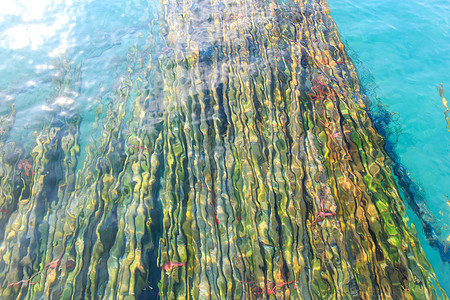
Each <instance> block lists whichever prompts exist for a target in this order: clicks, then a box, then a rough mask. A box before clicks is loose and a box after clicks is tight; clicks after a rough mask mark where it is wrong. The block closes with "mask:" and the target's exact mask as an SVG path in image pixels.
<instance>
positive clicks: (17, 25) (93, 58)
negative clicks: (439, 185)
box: [0, 1, 448, 286]
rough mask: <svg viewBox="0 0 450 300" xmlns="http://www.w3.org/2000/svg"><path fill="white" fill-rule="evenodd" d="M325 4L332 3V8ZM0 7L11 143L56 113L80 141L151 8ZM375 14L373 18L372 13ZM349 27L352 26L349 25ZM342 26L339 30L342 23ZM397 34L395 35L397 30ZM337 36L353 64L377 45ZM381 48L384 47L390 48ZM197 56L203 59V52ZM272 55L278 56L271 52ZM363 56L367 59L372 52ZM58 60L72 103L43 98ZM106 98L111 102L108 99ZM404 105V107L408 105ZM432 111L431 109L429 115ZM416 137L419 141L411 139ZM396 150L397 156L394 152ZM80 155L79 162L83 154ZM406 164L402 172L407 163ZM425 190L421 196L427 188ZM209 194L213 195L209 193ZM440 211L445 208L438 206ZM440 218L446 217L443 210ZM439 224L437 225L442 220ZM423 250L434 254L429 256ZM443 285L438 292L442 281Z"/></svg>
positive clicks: (438, 118)
mask: <svg viewBox="0 0 450 300" xmlns="http://www.w3.org/2000/svg"><path fill="white" fill-rule="evenodd" d="M330 4H331V5H332V3H330ZM2 5H6V6H5V7H2V8H1V10H0V11H2V12H3V15H2V16H1V17H0V18H1V19H0V20H1V31H2V36H1V40H0V46H1V47H0V55H1V57H7V58H8V59H4V60H2V61H1V66H0V74H1V76H0V89H1V97H2V98H0V101H1V109H4V108H5V107H8V104H9V103H11V100H12V99H15V103H16V106H17V111H18V114H17V120H16V122H15V127H14V128H13V131H12V133H11V138H13V139H19V140H20V138H21V137H22V136H30V135H34V134H36V133H37V131H38V129H39V127H38V126H39V124H40V122H41V121H43V120H48V119H50V118H51V115H52V114H53V113H54V112H55V111H57V112H59V113H60V114H62V115H70V114H72V113H73V112H74V111H77V112H79V113H81V114H82V116H83V123H82V124H84V125H82V126H85V127H86V128H82V129H81V133H82V134H81V135H80V138H81V139H83V138H85V137H88V136H89V134H87V133H89V132H90V130H91V128H90V126H91V124H90V120H92V121H93V120H94V117H95V113H94V111H93V110H94V109H95V108H96V107H97V104H98V102H97V100H98V99H99V98H100V97H101V98H102V99H103V100H107V101H108V99H109V101H112V100H111V99H112V94H113V93H112V91H113V90H114V89H115V88H117V84H118V82H119V81H120V80H121V76H122V74H124V73H126V71H127V70H126V68H127V55H128V54H129V53H130V52H133V46H134V45H135V44H136V45H138V46H140V47H141V48H142V47H143V45H145V44H146V42H147V38H148V32H149V28H151V24H152V20H154V18H155V10H156V8H155V7H154V6H152V5H151V4H149V3H147V2H145V1H135V2H127V4H126V5H124V4H123V2H122V1H116V2H108V5H107V6H105V3H104V2H103V1H90V2H83V3H76V2H71V1H65V2H58V1H54V2H50V1H41V2H39V1H33V5H30V3H27V2H22V3H21V2H16V3H15V4H12V5H11V4H2ZM386 5H387V4H386ZM343 7H345V6H343ZM353 9H354V8H353V7H352V6H350V7H348V10H345V9H344V10H341V11H340V12H341V13H342V15H343V16H345V17H348V16H351V15H352V13H353ZM334 11H335V8H334V7H333V5H332V14H333V16H334V13H335V12H334ZM374 11H376V10H374ZM336 13H339V9H336ZM368 14H369V15H371V16H375V15H373V11H372V10H370V12H368ZM380 14H381V12H380ZM356 16H357V17H358V18H359V16H360V14H356ZM376 16H378V15H377V14H376ZM235 18H242V16H241V15H238V16H236V17H235ZM336 18H337V21H338V25H339V26H340V23H339V18H338V17H336ZM233 19H234V17H230V20H233ZM347 20H348V19H347ZM348 22H349V23H350V24H354V23H353V21H348ZM447 24H448V22H447ZM409 25H411V24H409ZM343 27H344V30H345V25H344V26H343ZM367 27H368V28H369V31H370V30H373V26H372V25H368V26H367ZM386 27H387V28H386ZM362 28H364V27H362ZM375 28H377V31H376V32H377V34H379V39H380V41H378V42H377V43H381V40H384V41H385V40H387V39H388V37H389V35H387V34H386V32H389V30H390V29H392V26H391V25H386V24H385V23H383V21H381V23H380V24H379V27H376V26H375ZM447 28H448V27H447ZM359 30H361V28H358V29H354V28H353V29H350V33H355V32H356V33H357V32H360V31H359ZM378 30H379V31H378ZM396 30H398V28H397V29H396ZM363 32H364V31H363ZM447 33H448V31H447ZM372 34H373V32H372ZM344 37H346V38H347V39H348V40H349V43H350V45H351V46H352V47H353V48H354V49H355V51H356V53H357V54H358V55H360V58H361V59H362V60H363V61H364V59H363V56H362V55H364V54H365V53H366V52H365V51H366V50H367V48H373V45H376V44H377V43H375V42H373V41H374V40H377V39H375V38H373V39H368V40H366V41H365V43H363V44H364V46H365V47H367V48H366V49H357V47H355V46H353V44H352V43H351V39H350V37H351V36H350V37H347V35H346V34H345V32H344ZM357 40H359V41H360V39H359V38H357ZM387 43H388V44H389V45H391V43H390V42H387ZM404 47H405V45H400V44H399V45H398V49H396V50H397V52H398V56H397V59H398V60H400V58H401V56H402V53H403V50H404ZM202 50H203V51H204V52H205V53H206V52H207V50H209V49H202ZM360 50H361V53H360ZM157 51H158V50H155V52H157ZM164 51H166V52H167V53H170V52H171V50H170V49H166V50H162V52H164ZM443 52H444V51H443ZM64 53H65V54H64ZM280 53H281V51H280ZM394 53H395V52H394ZM206 54H207V53H206ZM413 54H414V51H413V48H411V49H410V50H409V55H411V56H412V55H413ZM276 55H278V56H280V54H278V52H277V53H276ZM368 55H369V56H371V54H368ZM389 55H392V52H389ZM389 55H387V54H386V55H384V56H382V57H381V58H380V61H383V62H384V63H385V65H384V66H385V67H384V68H381V71H384V70H385V69H391V68H390V66H391V63H390V62H389V61H388V58H390V56H389ZM64 56H65V57H67V58H68V59H70V60H71V61H72V62H74V63H75V64H76V65H78V66H79V68H80V70H81V72H80V73H82V79H80V80H79V83H80V86H79V87H78V89H76V90H75V91H74V94H73V95H72V96H73V97H70V99H67V98H63V99H51V98H50V97H49V95H50V94H51V92H52V90H53V88H54V82H53V79H57V78H58V75H59V73H58V72H59V71H57V66H60V65H61V64H62V63H61V61H62V60H61V57H64ZM205 56H206V55H205ZM371 57H372V56H371ZM409 59H410V63H407V65H409V64H411V61H412V62H416V60H419V61H420V60H421V59H423V58H420V59H419V58H409ZM364 63H365V62H364ZM365 65H366V66H367V67H368V69H369V70H371V71H372V72H373V73H374V71H373V69H372V68H373V67H374V69H375V70H376V69H377V67H378V66H379V65H378V64H377V63H375V64H374V65H373V66H372V65H370V64H365ZM436 67H437V68H441V69H443V68H444V67H443V66H442V65H441V64H439V63H436ZM406 68H407V66H404V68H403V69H401V70H400V69H395V68H394V69H393V71H396V72H397V71H398V73H399V74H403V75H402V76H399V77H402V78H403V81H404V78H409V77H408V76H407V75H405V74H406V73H409V70H405V69H406ZM415 70H416V72H417V74H416V75H415V76H416V77H411V79H408V80H407V82H409V81H411V80H412V82H416V85H417V86H418V85H422V83H423V82H422V81H421V78H420V77H417V76H419V75H421V74H422V72H423V69H422V68H416V69H415ZM424 73H426V72H424ZM375 74H376V73H374V75H375ZM383 74H384V73H383ZM405 76H406V77H405ZM428 76H429V73H428ZM378 80H379V79H378V78H377V77H376V76H375V82H376V83H377V84H378V85H379V86H380V91H381V92H380V91H377V92H378V95H379V96H381V97H382V100H383V102H384V103H387V102H386V100H387V99H388V98H390V97H388V96H386V94H384V93H383V92H382V91H383V89H382V88H381V84H380V83H382V82H383V80H385V81H386V82H389V83H391V82H392V81H391V78H384V79H383V80H381V81H380V82H379V81H378ZM433 80H434V79H433ZM433 80H430V84H429V85H430V86H429V89H431V92H430V93H429V95H430V97H434V102H435V104H436V105H438V106H439V105H440V99H439V97H437V92H436V91H435V90H434V88H433V87H434V85H435V84H436V82H432V81H433ZM438 81H443V82H444V83H445V82H446V81H445V80H442V79H439V80H438ZM409 84H410V85H409V86H406V87H405V82H403V83H402V84H398V87H396V86H397V84H396V85H394V86H392V87H391V90H389V89H388V91H390V93H392V94H395V95H397V98H394V99H395V100H398V101H404V99H405V97H404V96H403V95H402V94H399V93H400V92H406V91H409V90H410V89H409V88H410V87H412V86H413V85H412V83H411V82H409ZM430 87H431V88H430ZM417 90H419V89H416V91H417ZM109 95H110V96H111V98H108V97H109ZM431 95H433V96H431ZM410 97H412V96H410ZM47 100H48V101H47ZM393 102H394V103H395V105H398V103H400V102H397V101H393ZM394 103H392V104H390V103H389V104H390V105H391V110H393V111H399V112H400V110H399V109H398V108H396V107H395V105H394ZM407 107H408V108H411V106H407ZM432 109H434V110H435V111H434V112H433V111H432ZM420 115H423V113H419V112H418V111H416V113H412V114H411V116H410V117H411V118H413V116H415V117H414V118H415V120H416V122H413V121H408V120H411V119H408V118H406V119H405V120H402V119H401V118H404V117H402V115H401V114H400V119H399V122H400V123H401V124H411V126H412V125H415V124H416V123H417V122H419V121H422V125H421V132H424V131H425V132H426V131H427V130H429V129H427V128H428V127H426V126H428V125H427V124H424V122H423V118H422V117H420ZM405 116H407V115H405ZM434 116H435V117H434ZM211 119H212V118H211ZM428 119H430V120H433V121H434V127H432V128H434V130H435V131H437V132H439V133H442V129H443V130H444V131H445V123H442V121H443V114H442V112H441V111H439V110H438V109H436V108H435V107H434V106H430V117H429V118H428ZM413 120H414V119H413ZM425 123H426V122H425ZM405 126H406V125H405ZM404 132H405V133H409V134H410V136H409V137H408V138H406V139H404V140H403V141H402V140H401V141H400V144H399V153H400V154H401V155H402V159H403V161H404V163H405V164H406V165H407V161H405V158H403V157H404V155H406V154H407V151H406V150H408V151H409V150H410V149H411V147H409V146H408V145H409V144H408V143H407V141H408V142H409V143H411V141H413V140H414V139H413V138H411V135H412V134H413V133H415V132H417V129H416V128H414V127H413V128H411V129H410V130H409V131H406V130H405V129H404ZM405 136H407V135H404V136H402V139H403V138H404V137H405ZM440 136H441V137H440V138H436V142H438V141H442V137H443V136H445V134H442V135H440ZM425 137H426V138H427V143H426V145H427V146H426V147H430V146H429V145H430V143H429V141H430V140H428V138H429V133H428V134H426V135H425ZM415 139H418V137H416V138H415ZM417 141H418V140H416V141H415V142H414V143H415V145H416V147H419V146H417V145H418V144H417ZM81 142H83V140H81ZM402 142H403V143H404V145H405V146H404V148H401V143H402ZM447 145H448V143H447ZM423 147H425V146H423ZM81 149H82V150H81V151H83V149H84V147H81ZM402 149H403V152H402V151H401V150H402ZM439 149H440V150H441V151H442V152H445V149H446V148H445V145H444V146H441V147H438V148H437V150H439ZM427 151H428V150H427ZM142 152H145V149H144V150H142ZM444 155H445V153H444ZM81 157H83V154H82V155H81ZM425 157H428V156H425ZM433 157H435V156H433ZM80 161H83V159H80ZM413 161H414V159H413ZM445 161H446V160H444V159H442V160H441V159H438V160H437V161H435V163H436V164H437V165H442V164H443V163H445ZM421 165H422V164H421ZM407 166H408V167H409V165H407ZM440 167H442V166H440ZM447 170H448V168H447ZM433 173H434V172H433ZM418 174H421V173H420V172H417V174H414V173H412V177H413V178H417V180H418V182H419V183H421V184H422V185H424V184H423V183H422V182H421V181H420V180H419V179H420V176H419V177H416V176H415V175H418ZM424 177H425V178H421V179H430V178H429V177H427V176H424ZM447 182H448V181H447ZM441 190H442V189H441ZM426 191H427V195H428V190H426ZM208 192H209V191H208ZM210 193H211V194H212V192H210ZM206 194H207V193H206ZM441 196H442V195H441ZM441 198H442V197H441ZM436 199H437V197H436ZM436 203H439V204H440V205H441V207H442V203H445V201H442V203H441V202H439V201H436ZM206 207H207V208H209V211H208V213H209V214H215V212H214V211H213V209H211V208H210V207H209V206H208V205H207V206H206ZM434 208H435V207H433V209H434ZM442 209H445V206H444V207H443V208H442ZM436 214H437V213H436ZM443 214H445V211H444V210H443ZM437 216H438V215H437ZM441 221H442V222H443V224H444V222H445V220H441ZM417 224H419V223H417ZM419 231H420V230H419ZM424 245H426V243H424ZM429 252H430V253H431V255H433V252H432V251H429ZM434 260H435V263H437V264H438V261H439V259H438V258H437V257H436V256H435V257H434ZM435 268H436V264H435ZM436 269H437V268H436ZM443 270H446V269H443ZM441 278H442V275H441ZM442 284H443V285H444V286H445V283H444V282H443V283H442Z"/></svg>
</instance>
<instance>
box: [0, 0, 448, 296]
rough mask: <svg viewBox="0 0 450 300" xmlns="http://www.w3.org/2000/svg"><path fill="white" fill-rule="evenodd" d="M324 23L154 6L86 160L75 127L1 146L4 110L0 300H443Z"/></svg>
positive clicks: (361, 99)
mask: <svg viewBox="0 0 450 300" xmlns="http://www.w3.org/2000/svg"><path fill="white" fill-rule="evenodd" d="M328 12H329V9H328V5H327V3H326V2H324V1H313V2H309V1H308V2H307V1H299V2H289V3H284V2H283V3H282V2H280V3H276V2H270V1H269V2H261V1H252V0H250V1H235V0H231V1H211V2H202V1H199V2H192V1H183V2H177V1H173V0H164V1H162V3H161V14H160V18H159V20H158V22H155V24H156V25H155V26H158V27H159V31H160V37H153V36H152V38H151V39H150V41H149V43H148V47H146V48H144V49H138V48H134V49H133V50H132V51H130V54H129V55H128V57H127V59H128V66H129V68H128V71H127V73H126V74H123V76H122V77H121V80H120V84H119V85H118V86H117V87H116V89H115V91H114V93H111V94H109V95H108V96H105V97H103V98H99V99H98V106H97V107H96V111H95V122H94V128H93V130H92V133H91V139H90V141H89V142H88V145H87V146H86V147H85V148H83V147H82V146H81V142H80V132H81V130H80V122H81V123H82V122H83V119H82V118H80V116H78V115H76V114H75V115H72V116H71V117H61V115H55V117H54V118H53V120H52V121H49V122H47V123H46V124H44V125H43V129H42V131H41V133H40V135H39V136H38V137H36V139H35V141H30V142H29V144H25V145H20V144H19V143H17V142H14V141H12V140H10V139H8V136H7V135H8V131H9V130H10V128H11V127H12V126H13V123H14V114H15V110H14V108H12V109H11V111H10V112H9V113H8V114H7V115H5V116H3V117H2V119H1V126H2V128H3V130H4V135H2V136H0V151H1V155H0V175H1V176H0V184H1V192H2V193H1V195H0V197H1V198H0V208H1V209H2V210H1V213H0V222H1V223H0V224H1V228H0V229H1V231H0V233H1V244H0V282H2V284H1V286H0V293H1V295H2V298H4V299H39V298H49V299H132V298H142V299H145V298H147V299H151V298H156V297H157V295H158V296H159V297H160V298H161V299H263V298H270V299H336V298H338V299H349V298H352V299H353V298H354V299H360V298H362V299H377V298H381V299H392V298H394V299H413V298H415V299H428V298H431V299H436V298H439V297H441V298H446V296H445V292H444V291H443V290H442V289H441V288H440V286H439V284H438V283H437V280H436V279H435V277H434V275H433V271H432V268H431V266H430V265H429V263H428V261H427V259H426V257H425V255H424V253H423V251H422V249H421V247H420V244H419V242H418V238H417V236H416V234H415V232H414V228H410V227H409V226H408V225H407V219H406V218H405V207H404V204H403V202H402V200H401V198H400V196H399V193H398V188H397V186H396V183H395V180H394V177H393V175H392V172H391V169H390V164H391V160H390V158H389V156H388V155H387V154H386V152H385V151H384V150H383V145H384V140H383V137H382V136H380V135H379V134H378V133H377V131H376V129H375V126H374V125H373V123H372V121H371V119H370V118H369V116H368V114H367V110H368V105H369V102H368V100H367V98H366V96H365V95H364V93H363V91H362V87H361V83H360V81H359V79H358V75H357V73H356V70H355V68H354V66H353V64H352V62H351V60H350V58H349V57H348V56H347V54H346V52H345V49H344V45H343V44H342V42H341V40H340V39H339V36H338V33H337V29H336V26H335V24H334V22H333V20H332V19H331V17H330V15H329V13H328ZM161 37H163V43H164V45H162V46H161V44H160V43H159V42H156V41H157V40H159V39H161ZM79 72H80V70H78V69H77V68H75V67H73V66H72V67H71V66H70V65H68V64H67V63H62V71H61V74H62V75H61V78H60V79H58V80H57V81H56V82H55V84H57V87H58V88H57V89H56V92H55V95H53V97H72V96H73V93H72V92H71V91H72V90H73V89H76V88H77V78H81V77H80V76H77V74H79ZM83 149H85V150H83Z"/></svg>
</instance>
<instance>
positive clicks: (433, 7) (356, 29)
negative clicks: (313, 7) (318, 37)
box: [329, 0, 450, 293]
mask: <svg viewBox="0 0 450 300" xmlns="http://www.w3.org/2000/svg"><path fill="white" fill-rule="evenodd" d="M329 5H330V8H331V15H332V17H333V18H334V20H335V22H336V23H337V26H338V29H339V32H340V34H341V36H342V38H343V39H344V40H346V42H347V46H349V47H350V48H351V49H352V50H353V54H354V58H355V59H356V60H359V61H360V66H359V67H360V71H362V73H364V72H370V73H371V74H372V76H373V78H369V79H367V81H366V82H365V83H366V85H367V86H368V89H369V91H372V92H375V93H376V95H377V96H378V97H379V98H380V100H381V101H382V103H383V104H385V105H387V106H388V109H389V110H390V111H391V112H395V113H397V114H396V116H395V118H396V120H397V123H398V124H400V125H401V134H400V136H399V138H398V142H397V143H396V150H397V153H398V154H399V156H400V158H401V162H402V163H403V165H404V166H405V167H406V168H407V170H408V171H409V173H410V176H411V178H412V179H413V180H414V181H415V182H416V183H417V184H419V185H420V186H421V187H422V188H423V192H424V193H425V196H426V200H427V203H428V206H429V208H430V210H431V211H432V212H433V214H434V216H435V217H436V218H437V222H438V224H440V225H441V229H442V238H444V239H445V238H446V237H447V236H448V235H449V234H450V231H449V229H450V228H449V227H450V221H449V216H450V206H449V205H448V204H447V199H446V196H450V152H449V150H450V132H448V131H447V129H446V126H447V124H446V121H445V118H444V114H443V111H444V110H445V108H444V106H443V105H442V101H441V98H440V97H439V94H438V92H437V90H436V86H437V85H438V84H439V83H443V84H444V87H447V90H446V96H447V99H448V98H449V97H450V96H449V94H450V2H448V1H435V0H432V1H414V0H407V1H399V2H395V1H373V0H369V1H353V0H351V1H349V0H346V1H336V0H330V1H329ZM363 80H364V78H363ZM408 213H409V217H410V218H411V220H412V221H413V222H414V223H415V224H417V229H418V231H419V236H420V237H421V241H422V245H423V247H424V248H425V252H426V253H427V255H428V258H429V260H430V261H431V262H432V264H433V267H434V270H435V271H436V274H437V276H438V278H439V280H440V283H441V285H442V287H444V288H445V289H446V291H447V293H449V292H450V272H449V266H448V264H443V263H442V261H441V259H440V257H439V255H438V252H437V251H435V250H433V249H431V248H430V247H429V245H428V243H427V242H426V241H425V239H424V236H423V233H422V231H421V228H420V225H418V224H420V223H419V222H417V219H416V217H415V216H414V214H413V213H412V212H411V211H408Z"/></svg>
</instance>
